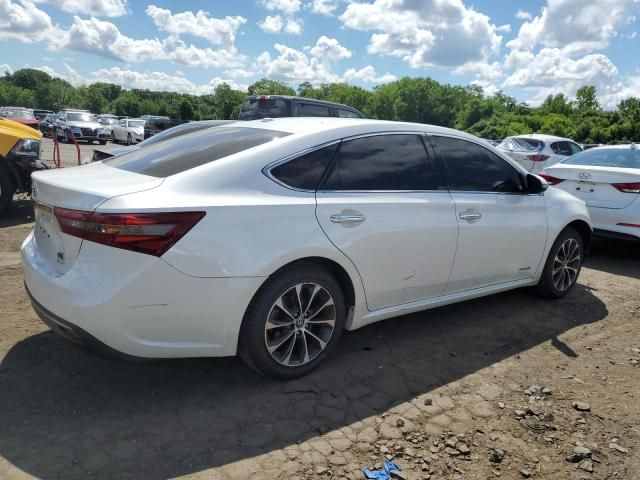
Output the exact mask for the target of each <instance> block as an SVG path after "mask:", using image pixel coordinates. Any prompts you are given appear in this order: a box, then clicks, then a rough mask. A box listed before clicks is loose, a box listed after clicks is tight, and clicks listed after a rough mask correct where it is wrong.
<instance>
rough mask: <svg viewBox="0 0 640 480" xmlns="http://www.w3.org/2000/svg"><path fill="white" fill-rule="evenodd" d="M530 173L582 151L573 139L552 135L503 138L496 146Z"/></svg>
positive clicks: (539, 170)
mask: <svg viewBox="0 0 640 480" xmlns="http://www.w3.org/2000/svg"><path fill="white" fill-rule="evenodd" d="M497 148H498V149H499V150H501V151H503V152H505V153H506V154H507V155H509V156H510V157H511V158H513V159H514V160H515V161H516V162H518V163H519V164H520V165H522V166H523V167H524V168H525V169H526V170H527V171H528V172H530V173H538V172H541V171H542V170H544V169H545V168H546V167H548V166H550V165H553V164H555V163H558V162H559V161H561V160H564V159H565V158H567V157H570V156H571V155H575V154H576V153H578V152H581V151H582V147H581V146H580V145H578V144H577V143H576V142H574V141H573V140H570V139H568V138H562V137H554V136H552V135H538V134H530V135H516V136H513V137H507V138H505V139H504V140H503V141H502V142H501V143H500V144H499V145H498V147H497Z"/></svg>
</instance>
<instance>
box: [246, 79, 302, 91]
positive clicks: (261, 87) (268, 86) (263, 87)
mask: <svg viewBox="0 0 640 480" xmlns="http://www.w3.org/2000/svg"><path fill="white" fill-rule="evenodd" d="M248 91H249V95H295V94H296V91H295V90H294V89H293V88H291V87H290V86H289V85H287V84H286V83H282V82H280V81H278V80H270V79H268V78H262V79H260V80H258V81H257V82H254V83H252V84H251V85H249V88H248Z"/></svg>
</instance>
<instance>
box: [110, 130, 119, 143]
mask: <svg viewBox="0 0 640 480" xmlns="http://www.w3.org/2000/svg"><path fill="white" fill-rule="evenodd" d="M111 141H112V142H113V143H118V140H117V139H116V134H115V132H111Z"/></svg>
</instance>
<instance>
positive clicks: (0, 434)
mask: <svg viewBox="0 0 640 480" xmlns="http://www.w3.org/2000/svg"><path fill="white" fill-rule="evenodd" d="M32 218H33V214H32V211H31V208H30V205H29V203H28V202H19V203H18V205H17V206H16V208H14V209H13V211H12V212H11V214H10V216H9V217H5V218H3V219H1V220H0V362H1V363H0V478H2V479H14V478H28V477H37V478H46V479H50V478H60V479H64V478H89V477H93V478H114V479H123V478H131V479H141V478H145V479H147V478H149V479H161V478H170V477H171V478H174V477H181V476H185V477H190V478H210V479H238V480H241V479H242V480H244V479H265V480H267V479H268V480H273V479H311V478H313V479H316V478H323V479H342V478H349V479H356V478H364V477H363V474H362V473H361V472H360V470H359V469H361V468H362V467H368V468H373V467H375V466H376V465H377V466H379V465H380V464H382V461H383V459H384V457H385V456H388V458H392V459H393V461H394V462H396V463H397V464H398V465H399V466H400V467H401V468H402V473H403V474H404V475H405V477H404V478H409V479H428V478H432V479H458V478H459V479H493V478H498V477H499V478H501V479H520V478H526V477H527V476H529V477H530V478H536V479H541V480H551V479H583V478H585V479H600V480H604V479H612V480H613V479H624V480H635V479H638V478H640V367H639V366H638V361H639V360H640V332H639V329H638V323H639V321H640V293H639V292H640V247H639V246H638V245H637V244H626V243H620V242H612V241H606V242H605V241H598V242H596V243H595V245H594V247H593V250H592V252H591V254H590V256H589V258H588V260H587V262H586V268H585V269H584V270H583V271H582V274H581V276H580V278H579V285H577V287H576V288H575V289H574V290H573V292H572V293H571V294H570V295H569V296H568V297H567V298H565V299H563V300H560V301H546V300H542V299H539V298H537V297H534V296H531V295H530V294H529V293H527V292H525V291H514V292H509V293H505V294H500V295H496V296H492V297H487V298H484V299H479V300H475V301H471V302H467V303H463V304H458V305H454V306H450V307H445V308H439V309H436V310H431V311H427V312H423V313H419V314H414V315H410V316H405V317H402V318H397V319H393V320H389V321H386V322H382V323H379V324H375V325H371V326H369V327H367V328H364V329H361V330H359V331H355V332H351V333H347V334H346V335H345V336H344V337H343V338H342V341H341V344H340V346H339V348H338V349H337V351H336V352H335V354H334V355H333V356H332V358H330V359H329V360H328V361H327V363H326V364H325V365H323V366H322V367H321V368H319V369H318V370H317V371H316V372H314V373H313V374H311V375H310V376H308V377H307V378H304V379H302V380H298V381H295V382H290V383H281V382H275V381H272V380H269V379H266V378H261V377H259V376H257V375H256V374H254V373H253V372H251V371H250V370H248V369H247V368H246V367H245V366H244V365H243V364H242V363H241V362H240V361H239V360H237V359H233V358H231V359H202V360H175V361H149V362H138V363H126V362H120V361H115V360H109V359H104V358H101V357H99V356H96V355H94V354H92V353H89V352H86V351H84V350H81V349H78V348H76V347H74V346H72V345H70V344H68V343H66V342H64V341H63V340H61V339H59V338H58V337H56V336H55V335H54V334H52V333H51V332H49V331H48V330H47V328H46V327H44V326H43V325H42V324H41V323H40V321H39V320H38V319H37V318H36V315H35V314H34V312H33V311H32V309H31V307H30V305H29V302H28V300H27V297H26V295H25V292H24V289H23V283H22V272H21V267H20V261H19V254H18V249H19V247H20V244H21V242H22V240H23V238H24V237H25V236H26V235H27V233H28V231H29V229H30V228H31V222H32ZM543 389H544V390H543ZM575 402H579V403H577V404H575V406H574V403H575ZM578 409H583V410H586V409H588V411H580V410H578Z"/></svg>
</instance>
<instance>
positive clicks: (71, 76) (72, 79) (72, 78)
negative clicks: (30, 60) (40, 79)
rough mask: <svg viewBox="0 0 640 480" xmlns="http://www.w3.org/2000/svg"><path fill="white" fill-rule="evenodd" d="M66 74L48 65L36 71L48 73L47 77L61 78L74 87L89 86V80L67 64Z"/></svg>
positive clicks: (65, 66)
mask: <svg viewBox="0 0 640 480" xmlns="http://www.w3.org/2000/svg"><path fill="white" fill-rule="evenodd" d="M62 66H63V67H64V72H62V73H61V72H58V71H56V70H54V69H53V68H51V67H49V66H48V65H43V66H41V67H36V70H40V71H41V72H44V73H46V74H47V75H49V76H51V77H54V78H61V79H62V80H65V81H67V82H69V83H70V84H71V85H73V86H74V87H79V86H82V85H86V84H87V79H86V78H84V77H83V76H82V75H80V74H79V73H78V72H77V71H76V70H74V69H73V68H71V67H70V66H69V65H68V64H67V63H63V64H62Z"/></svg>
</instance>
